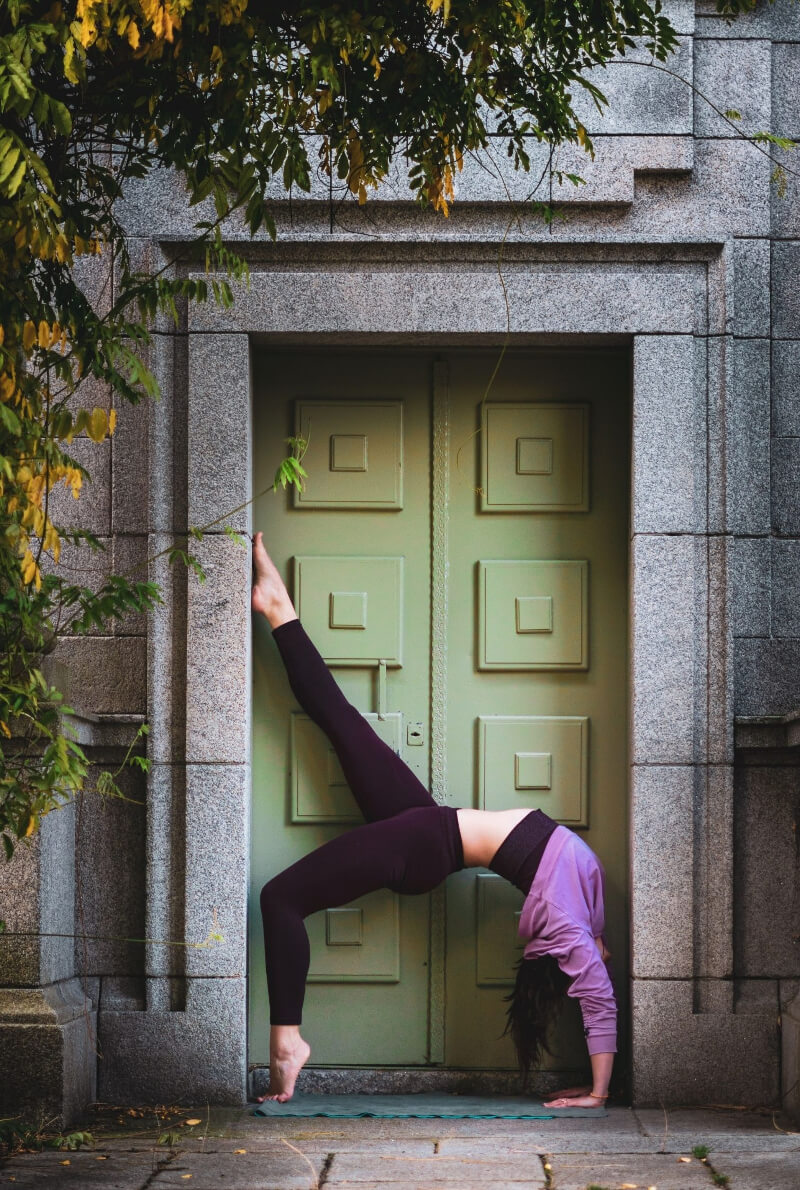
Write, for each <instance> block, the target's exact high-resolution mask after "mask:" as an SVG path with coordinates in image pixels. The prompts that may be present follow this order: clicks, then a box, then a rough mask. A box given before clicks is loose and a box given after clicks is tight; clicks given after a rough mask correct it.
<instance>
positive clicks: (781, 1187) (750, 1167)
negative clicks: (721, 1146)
mask: <svg viewBox="0 0 800 1190" xmlns="http://www.w3.org/2000/svg"><path fill="white" fill-rule="evenodd" d="M709 1160H710V1162H711V1164H712V1166H713V1167H714V1172H715V1173H718V1174H725V1175H726V1176H727V1177H729V1178H730V1179H731V1186H732V1188H733V1190H797V1186H798V1184H800V1149H798V1151H797V1152H796V1153H757V1154H756V1153H731V1152H717V1150H716V1149H714V1150H712V1152H711V1153H710V1155H709Z"/></svg>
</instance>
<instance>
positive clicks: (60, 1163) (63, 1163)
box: [58, 1158, 70, 1165]
mask: <svg viewBox="0 0 800 1190" xmlns="http://www.w3.org/2000/svg"><path fill="white" fill-rule="evenodd" d="M58 1164H59V1165H69V1164H70V1161H69V1158H68V1159H67V1160H66V1161H59V1163H58Z"/></svg>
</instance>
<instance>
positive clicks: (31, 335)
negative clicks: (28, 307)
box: [22, 318, 36, 351]
mask: <svg viewBox="0 0 800 1190" xmlns="http://www.w3.org/2000/svg"><path fill="white" fill-rule="evenodd" d="M35 342H36V327H35V326H34V325H33V323H32V322H31V320H30V318H29V319H27V321H26V322H25V325H24V326H23V328H22V346H23V347H24V349H25V350H26V351H33V345H34V343H35Z"/></svg>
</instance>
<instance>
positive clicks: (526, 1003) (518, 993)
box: [503, 954, 572, 1087]
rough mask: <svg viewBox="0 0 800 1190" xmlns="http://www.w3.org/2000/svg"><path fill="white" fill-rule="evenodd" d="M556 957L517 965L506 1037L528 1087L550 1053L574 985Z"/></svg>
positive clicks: (531, 960) (544, 957) (546, 956)
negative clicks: (556, 1026) (552, 1030)
mask: <svg viewBox="0 0 800 1190" xmlns="http://www.w3.org/2000/svg"><path fill="white" fill-rule="evenodd" d="M571 982H572V981H571V979H570V978H569V976H568V975H565V974H564V972H563V971H562V970H561V968H560V967H559V965H558V963H557V962H556V960H555V958H554V957H553V955H550V954H545V955H541V956H540V957H539V958H538V959H525V958H522V959H520V960H519V962H518V963H517V977H516V983H515V984H514V991H513V992H511V993H510V995H508V996H506V997H505V999H506V1001H507V1002H508V1010H507V1013H506V1016H507V1021H506V1027H505V1030H504V1032H503V1036H504V1037H505V1035H506V1034H510V1036H511V1040H512V1041H513V1042H514V1048H515V1049H516V1051H517V1058H518V1059H519V1065H520V1069H521V1070H522V1085H523V1087H525V1086H527V1083H528V1076H529V1074H530V1071H531V1067H532V1066H537V1065H538V1063H539V1059H540V1057H541V1055H542V1051H543V1050H547V1052H548V1053H550V1052H551V1051H550V1047H549V1045H548V1044H547V1035H548V1033H549V1032H550V1028H551V1027H552V1025H554V1024H555V1022H556V1020H557V1018H558V1015H559V1013H560V1011H561V1008H562V1006H563V1003H564V995H565V993H566V990H567V988H568V987H569V985H570V983H571Z"/></svg>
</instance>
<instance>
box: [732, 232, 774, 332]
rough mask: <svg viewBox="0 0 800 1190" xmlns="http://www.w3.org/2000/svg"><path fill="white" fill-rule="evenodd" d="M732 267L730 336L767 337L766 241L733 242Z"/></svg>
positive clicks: (768, 319) (768, 276)
mask: <svg viewBox="0 0 800 1190" xmlns="http://www.w3.org/2000/svg"><path fill="white" fill-rule="evenodd" d="M764 230H766V228H765V229H764ZM733 268H734V293H733V333H734V334H735V335H739V336H741V337H745V338H758V337H761V338H768V337H769V333H770V242H769V240H766V239H764V240H734V243H733Z"/></svg>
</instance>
